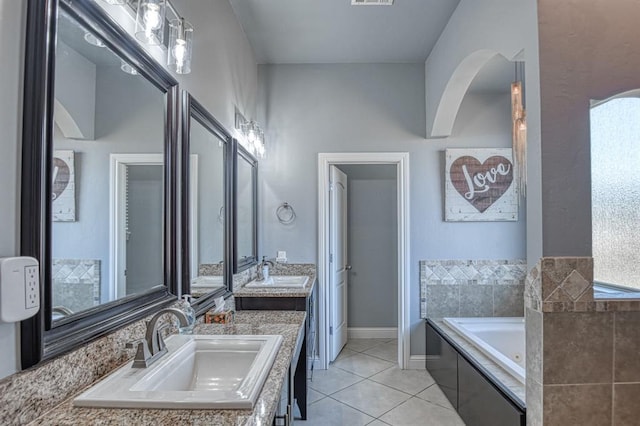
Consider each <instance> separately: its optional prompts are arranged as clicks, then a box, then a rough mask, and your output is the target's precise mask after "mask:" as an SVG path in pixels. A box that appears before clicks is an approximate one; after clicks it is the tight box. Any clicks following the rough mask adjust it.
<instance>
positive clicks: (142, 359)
mask: <svg viewBox="0 0 640 426" xmlns="http://www.w3.org/2000/svg"><path fill="white" fill-rule="evenodd" d="M125 347H126V348H127V349H137V350H136V356H135V358H134V359H133V366H132V367H133V368H145V367H146V366H147V360H149V358H151V353H150V352H149V345H148V344H147V341H146V340H144V339H137V340H133V341H131V342H127V343H126V345H125Z"/></svg>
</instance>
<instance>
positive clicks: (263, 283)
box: [245, 275, 309, 288]
mask: <svg viewBox="0 0 640 426" xmlns="http://www.w3.org/2000/svg"><path fill="white" fill-rule="evenodd" d="M308 281H309V277H308V276H306V275H272V276H270V277H269V279H268V280H260V281H259V280H253V281H251V282H250V283H248V284H247V285H245V287H247V288H274V287H276V288H304V287H305V286H306V285H307V282H308Z"/></svg>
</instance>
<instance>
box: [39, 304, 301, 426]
mask: <svg viewBox="0 0 640 426" xmlns="http://www.w3.org/2000/svg"><path fill="white" fill-rule="evenodd" d="M305 316H306V313H305V312H294V311H240V312H236V313H235V316H234V320H233V323H231V324H199V325H197V326H196V327H195V329H194V334H226V335H234V334H258V335H259V334H280V335H282V336H283V340H282V346H281V347H280V350H279V351H278V355H277V357H276V359H275V361H274V363H273V367H272V368H271V371H270V372H269V376H267V380H266V381H265V383H264V386H263V388H262V392H261V393H260V396H259V397H258V400H257V401H256V405H255V406H254V408H253V410H155V409H119V408H80V407H74V406H73V398H75V396H77V395H74V396H73V397H71V398H69V399H67V400H66V401H64V402H63V403H62V404H60V405H58V406H57V407H55V408H54V409H52V410H50V411H48V412H46V413H45V414H44V415H42V416H41V417H39V418H37V419H36V420H34V421H33V422H31V423H30V425H80V424H82V425H84V424H100V425H139V424H175V425H182V424H189V425H200V424H202V425H205V424H206V425H220V426H226V425H229V426H231V425H233V426H240V425H247V426H250V425H256V426H257V425H270V424H271V423H272V420H273V417H274V415H275V412H276V408H277V404H278V401H279V399H280V393H281V391H282V385H283V383H284V382H285V379H286V374H287V370H288V368H289V365H290V364H291V360H292V359H293V351H294V348H295V343H296V339H297V338H298V336H299V334H300V333H303V332H304V330H303V325H304V321H305ZM78 393H80V392H78Z"/></svg>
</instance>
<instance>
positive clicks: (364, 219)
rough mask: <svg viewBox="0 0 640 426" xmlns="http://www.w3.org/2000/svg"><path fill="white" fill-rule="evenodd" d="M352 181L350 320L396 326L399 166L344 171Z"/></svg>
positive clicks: (355, 323) (349, 322) (357, 323)
mask: <svg viewBox="0 0 640 426" xmlns="http://www.w3.org/2000/svg"><path fill="white" fill-rule="evenodd" d="M340 168H341V169H342V170H343V171H344V172H345V173H346V174H347V178H348V197H349V198H348V202H347V206H348V213H347V222H348V231H347V232H348V247H347V250H348V263H349V264H350V265H351V266H352V269H351V272H350V273H349V286H348V297H347V300H348V319H347V325H348V326H349V327H350V328H351V327H397V325H398V303H397V300H398V296H397V295H398V239H397V235H398V213H397V180H396V167H395V166H391V165H357V166H342V167H340Z"/></svg>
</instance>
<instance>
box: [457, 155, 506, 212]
mask: <svg viewBox="0 0 640 426" xmlns="http://www.w3.org/2000/svg"><path fill="white" fill-rule="evenodd" d="M449 174H450V178H451V183H452V184H453V186H454V187H455V188H456V191H458V193H459V194H460V195H462V196H463V197H464V199H465V200H467V201H468V202H469V203H471V205H473V206H474V207H475V208H476V209H477V210H478V211H479V212H480V213H483V212H484V211H485V210H487V209H488V208H489V207H491V205H492V204H493V203H495V202H496V201H497V200H498V199H499V198H500V197H502V196H503V195H504V193H505V192H507V190H508V189H509V187H510V186H511V183H512V182H513V165H512V164H511V161H509V160H508V159H507V158H505V157H503V156H500V155H494V156H493V157H489V158H487V160H486V161H485V162H484V163H480V161H478V159H477V158H475V157H471V156H468V155H465V156H462V157H459V158H457V159H456V160H455V161H454V162H453V163H452V164H451V169H450V171H449Z"/></svg>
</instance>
